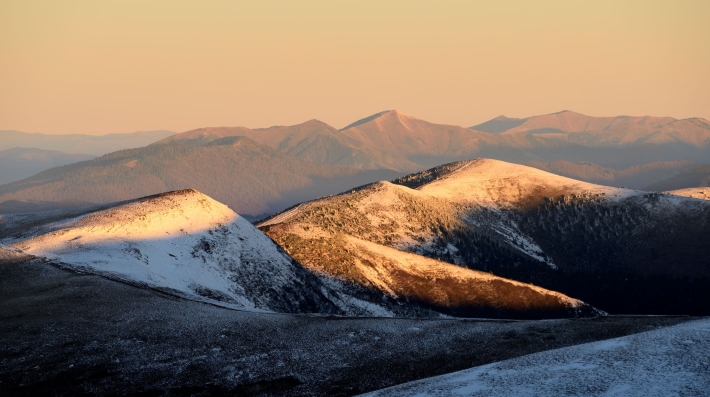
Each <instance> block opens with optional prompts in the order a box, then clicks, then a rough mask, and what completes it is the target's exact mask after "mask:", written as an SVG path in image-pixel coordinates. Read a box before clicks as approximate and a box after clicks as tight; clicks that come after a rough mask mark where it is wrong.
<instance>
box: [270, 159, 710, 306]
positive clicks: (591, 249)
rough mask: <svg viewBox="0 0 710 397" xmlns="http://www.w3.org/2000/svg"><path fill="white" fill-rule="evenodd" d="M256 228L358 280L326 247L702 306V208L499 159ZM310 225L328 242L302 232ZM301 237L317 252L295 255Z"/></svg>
mask: <svg viewBox="0 0 710 397" xmlns="http://www.w3.org/2000/svg"><path fill="white" fill-rule="evenodd" d="M299 225H300V226H299ZM260 226H261V227H262V229H263V230H265V231H267V233H268V234H269V235H270V236H272V237H273V238H274V239H275V240H276V241H277V242H279V243H280V244H282V245H283V246H284V247H285V248H286V249H287V250H289V249H291V250H292V251H289V252H291V253H292V255H294V256H295V257H297V258H298V257H299V255H301V257H300V258H302V259H299V260H302V261H303V262H304V263H311V264H318V265H317V266H319V267H320V268H327V269H326V270H325V271H327V272H333V273H334V274H335V273H337V272H351V271H352V272H355V275H354V276H352V277H356V278H358V277H360V278H362V279H363V280H366V279H368V278H367V277H365V276H364V274H365V269H366V267H361V266H359V265H358V266H348V267H345V268H343V269H341V268H339V267H338V265H337V264H338V263H344V260H343V259H342V258H340V256H337V257H338V258H340V259H338V260H337V261H331V260H329V259H326V258H327V257H328V255H330V254H327V255H326V254H325V253H324V252H326V251H327V252H330V251H328V250H330V248H329V247H336V246H339V247H341V248H339V249H340V251H333V253H332V254H333V255H335V254H336V253H337V252H341V253H347V252H349V251H348V250H349V249H348V248H343V247H344V246H343V244H352V241H353V240H351V239H350V238H351V237H352V238H356V239H360V240H365V241H368V242H371V243H376V244H379V245H382V246H386V247H389V248H393V249H398V250H403V251H407V252H410V253H414V254H419V255H423V256H426V257H429V258H433V259H438V260H441V261H444V262H448V263H450V264H455V265H458V266H463V267H467V268H470V269H474V270H482V271H492V272H493V273H495V274H496V275H499V276H503V277H506V278H509V279H515V280H518V281H523V282H532V283H533V284H535V285H540V286H542V287H545V288H547V289H550V290H554V291H560V292H562V293H564V294H567V295H569V296H573V297H575V298H578V299H581V300H583V301H585V302H587V303H590V304H592V305H594V306H595V307H599V308H601V309H603V310H608V311H613V312H625V313H690V312H693V313H700V312H704V310H705V311H707V307H708V306H707V305H705V303H704V302H706V300H708V299H710V294H709V293H708V292H707V290H706V289H705V286H706V284H707V285H710V262H709V260H708V257H707V255H706V251H707V250H706V242H707V241H708V239H710V205H708V203H706V202H703V201H700V200H693V199H686V198H683V197H678V196H672V195H663V194H657V193H649V192H643V191H639V190H631V189H622V188H615V187H608V186H602V185H595V184H591V183H586V182H582V181H578V180H574V179H570V178H566V177H562V176H559V175H554V174H551V173H548V172H545V171H541V170H538V169H535V168H531V167H526V166H521V165H517V164H511V163H506V162H502V161H498V160H490V159H477V160H470V161H461V162H455V163H450V164H446V165H443V166H439V167H435V168H433V169H430V170H427V171H424V172H420V173H417V174H412V175H408V176H406V177H402V178H399V179H396V180H394V181H393V183H389V182H380V183H377V184H373V185H369V186H366V187H363V188H360V189H355V190H352V191H349V192H346V193H344V194H341V195H339V196H335V197H330V198H325V199H321V200H317V201H313V202H309V203H305V204H302V205H300V206H298V207H296V208H294V209H292V210H290V211H288V212H285V213H283V214H280V215H278V216H276V217H274V218H272V219H268V220H266V221H265V222H263V223H262V224H261V225H260ZM308 230H324V231H325V233H327V234H328V236H327V238H326V237H323V239H325V240H321V236H320V235H319V236H316V237H309V235H308ZM301 239H305V240H307V242H308V243H309V244H314V245H313V247H315V248H317V250H314V251H312V252H311V251H303V250H302V248H303V247H306V246H308V245H304V244H300V243H296V242H298V241H301ZM322 241H325V242H322ZM319 244H321V245H323V246H322V247H321V246H320V245H319ZM338 244H340V245H338ZM315 248H314V249H315ZM333 249H334V250H335V248H333ZM323 250H325V251H323ZM338 255H341V254H338ZM342 255H345V256H344V258H348V257H349V256H348V255H347V254H342ZM353 263H355V262H353ZM363 263H364V262H363ZM356 264H357V263H356ZM313 266H315V265H313ZM368 280H369V279H368ZM659 289H660V290H662V291H663V293H662V294H658V293H653V292H651V291H658V290H659Z"/></svg>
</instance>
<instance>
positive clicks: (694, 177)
mask: <svg viewBox="0 0 710 397" xmlns="http://www.w3.org/2000/svg"><path fill="white" fill-rule="evenodd" d="M709 186H710V165H702V166H700V167H694V168H691V169H687V170H684V171H683V172H681V173H679V174H677V175H674V176H672V177H670V178H668V179H665V180H662V181H660V182H656V183H654V184H652V185H650V186H648V187H647V188H646V189H647V190H651V191H664V190H679V189H687V188H694V187H709Z"/></svg>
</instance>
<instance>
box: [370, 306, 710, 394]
mask: <svg viewBox="0 0 710 397" xmlns="http://www.w3.org/2000/svg"><path fill="white" fill-rule="evenodd" d="M708 357H710V320H707V319H706V320H698V321H692V322H688V323H684V324H680V325H676V326H673V327H668V328H663V329H658V330H654V331H648V332H644V333H640V334H636V335H630V336H625V337H621V338H616V339H609V340H606V341H601V342H593V343H587V344H583V345H577V346H572V347H566V348H562V349H557V350H550V351H546V352H541V353H536V354H531V355H527V356H522V357H518V358H514V359H510V360H505V361H501V362H497V363H493V364H488V365H484V366H481V367H475V368H471V369H468V370H464V371H459V372H454V373H451V374H447V375H441V376H437V377H433V378H428V379H422V380H419V381H414V382H410V383H405V384H402V385H399V386H395V387H391V388H388V389H383V390H379V391H376V392H373V393H369V394H366V395H367V396H372V397H375V396H377V397H395V396H408V397H409V396H418V397H425V396H432V397H434V396H471V397H473V396H486V397H495V396H521V397H522V396H559V395H569V396H639V397H653V396H658V397H667V396H707V395H710V362H709V361H708Z"/></svg>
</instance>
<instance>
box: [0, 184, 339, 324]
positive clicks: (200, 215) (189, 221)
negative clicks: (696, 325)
mask: <svg viewBox="0 0 710 397" xmlns="http://www.w3.org/2000/svg"><path fill="white" fill-rule="evenodd" d="M18 218H20V219H14V218H12V217H10V218H9V219H6V220H4V222H3V226H4V229H5V230H8V229H11V228H14V232H15V233H13V235H12V236H11V237H10V238H6V239H5V240H4V242H5V244H8V245H10V246H12V247H15V248H17V249H19V250H21V252H22V253H23V254H26V255H32V256H36V257H41V258H46V259H47V260H50V261H54V262H58V263H60V264H62V265H63V266H68V267H70V268H72V269H75V270H81V271H86V272H91V273H96V274H101V275H105V276H107V277H110V278H115V279H119V280H125V281H128V282H131V283H136V284H139V285H145V286H148V287H151V288H156V289H159V290H162V291H165V292H168V293H172V294H177V295H179V296H184V297H187V298H190V299H194V300H201V301H206V302H212V303H215V304H219V305H224V306H227V307H231V308H239V309H247V310H266V311H284V312H296V313H300V312H322V313H343V312H344V310H343V309H342V307H339V306H338V303H337V299H338V298H337V296H335V295H334V296H330V295H329V293H328V290H327V288H324V286H323V284H322V282H321V281H320V280H319V279H318V278H317V277H314V276H313V275H310V274H309V273H308V272H306V271H305V270H303V269H302V268H301V267H300V266H299V265H298V264H296V263H295V262H293V260H292V259H291V258H289V257H288V255H286V254H285V253H283V252H282V251H281V250H279V249H278V247H277V246H276V245H274V244H273V242H272V241H271V240H269V239H268V238H267V237H266V236H264V235H263V234H262V233H260V232H259V231H258V230H256V229H255V228H254V227H253V226H252V225H251V224H250V223H249V222H248V221H246V220H245V219H244V218H242V217H240V216H238V215H237V214H235V213H234V212H233V211H232V210H230V209H229V208H227V206H225V205H223V204H220V203H218V202H216V201H214V200H212V199H211V198H209V197H207V196H205V195H203V194H201V193H199V192H197V191H194V190H185V191H176V192H171V193H166V194H161V195H157V196H153V197H147V198H144V199H140V200H136V201H133V202H129V203H125V204H121V205H118V206H113V207H110V208H107V209H99V210H98V211H93V212H89V213H87V214H84V215H81V216H78V217H69V218H68V219H64V220H58V221H55V222H49V223H44V224H41V223H40V224H35V226H34V227H29V228H26V227H22V226H23V224H26V222H23V219H22V218H21V217H19V216H18ZM25 221H26V220H25ZM13 223H15V224H13Z"/></svg>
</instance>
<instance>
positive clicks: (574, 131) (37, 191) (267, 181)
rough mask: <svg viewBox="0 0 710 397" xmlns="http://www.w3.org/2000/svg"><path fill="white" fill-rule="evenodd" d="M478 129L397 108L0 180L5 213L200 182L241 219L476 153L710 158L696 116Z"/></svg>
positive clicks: (566, 170)
mask: <svg viewBox="0 0 710 397" xmlns="http://www.w3.org/2000/svg"><path fill="white" fill-rule="evenodd" d="M511 120H512V121H511ZM477 127H480V128H481V129H484V130H486V131H490V132H486V131H477V130H473V129H469V128H464V127H460V126H452V125H444V124H435V123H430V122H427V121H424V120H420V119H417V118H415V117H412V116H408V115H406V114H404V113H402V112H399V111H396V110H392V111H385V112H381V113H377V114H375V115H372V116H370V117H366V118H364V119H362V120H359V121H357V122H355V123H352V124H350V125H348V126H347V127H345V128H343V129H341V130H337V129H335V128H333V127H331V126H328V125H327V124H325V123H322V122H320V121H318V120H310V121H307V122H305V123H302V124H298V125H294V126H276V127H270V128H262V129H249V128H246V127H214V128H201V129H197V130H192V131H187V132H184V133H181V134H176V135H173V136H170V137H167V138H165V139H162V140H160V141H158V142H155V143H152V144H150V145H149V146H146V147H143V148H138V149H131V150H122V151H118V152H114V153H110V154H107V155H105V156H102V157H101V158H98V159H95V160H92V161H89V162H82V163H76V164H72V165H70V166H65V167H60V168H56V169H52V170H48V171H46V172H43V173H41V174H38V175H35V176H33V177H31V178H28V179H26V180H22V181H17V182H14V183H11V184H7V185H3V186H0V210H1V209H2V203H3V202H6V201H8V200H15V201H14V202H23V203H25V204H23V205H31V203H33V202H42V203H44V204H42V205H45V204H46V202H50V201H65V202H71V201H91V202H96V203H105V202H111V201H117V200H125V199H130V198H137V197H141V196H145V195H148V194H155V193H159V192H163V191H166V190H175V189H184V188H198V189H200V190H201V191H204V192H205V193H206V194H209V195H210V196H212V197H215V198H216V199H218V200H220V201H222V202H225V203H226V204H228V205H229V206H230V207H231V208H232V209H234V210H235V211H237V212H239V213H241V214H244V215H245V216H249V217H258V216H261V215H262V214H268V213H273V212H275V211H279V210H282V209H283V208H286V207H288V206H290V205H293V204H295V203H298V202H300V201H304V200H309V199H313V198H317V197H320V196H323V195H328V194H334V193H337V192H339V191H342V190H346V189H348V188H351V187H354V186H358V185H359V184H363V183H369V182H373V181H376V180H383V179H391V178H394V177H396V176H400V175H403V174H405V173H408V172H416V171H421V170H423V169H426V168H429V167H432V166H436V165H439V164H443V163H447V162H451V161H458V160H466V159H471V158H475V157H488V158H496V159H500V160H505V161H510V162H516V163H529V164H533V165H535V166H537V167H539V168H542V169H548V170H551V171H554V172H557V173H561V174H564V175H568V176H572V177H575V178H578V179H583V180H586V181H591V182H598V183H605V184H615V185H617V186H633V187H640V186H645V185H650V184H652V183H655V182H658V181H659V180H662V179H664V178H667V177H669V176H672V175H673V174H674V173H675V172H680V171H681V170H682V169H683V168H684V167H685V166H686V165H689V163H690V162H695V163H700V164H702V163H703V162H706V161H707V159H708V158H710V124H708V122H707V121H706V120H704V119H697V118H695V119H685V120H676V119H672V118H668V117H628V116H620V117H589V116H584V115H581V114H578V113H574V112H569V111H564V112H559V113H554V114H550V115H543V116H534V117H530V118H526V119H508V118H503V117H498V118H496V119H494V120H491V121H489V122H487V123H483V124H481V125H479V126H477ZM236 137H243V138H245V139H246V140H245V139H241V140H240V139H237V138H236ZM99 138H101V137H99ZM230 139H231V140H230ZM571 162H575V163H579V162H587V163H589V164H588V165H572V164H571ZM234 186H239V188H236V187H234ZM245 186H246V188H245ZM15 207H16V206H15Z"/></svg>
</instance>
